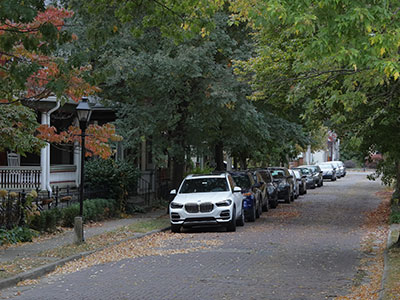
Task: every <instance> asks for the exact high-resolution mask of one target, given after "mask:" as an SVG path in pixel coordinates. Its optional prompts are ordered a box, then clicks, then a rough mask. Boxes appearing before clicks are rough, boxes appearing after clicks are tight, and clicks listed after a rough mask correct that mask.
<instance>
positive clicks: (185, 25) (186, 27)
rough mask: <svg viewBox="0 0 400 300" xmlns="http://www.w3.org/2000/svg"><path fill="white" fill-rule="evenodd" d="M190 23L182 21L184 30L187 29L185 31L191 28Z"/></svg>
mask: <svg viewBox="0 0 400 300" xmlns="http://www.w3.org/2000/svg"><path fill="white" fill-rule="evenodd" d="M189 27H190V26H189V24H188V23H182V24H181V28H182V29H183V30H185V31H187V30H189Z"/></svg>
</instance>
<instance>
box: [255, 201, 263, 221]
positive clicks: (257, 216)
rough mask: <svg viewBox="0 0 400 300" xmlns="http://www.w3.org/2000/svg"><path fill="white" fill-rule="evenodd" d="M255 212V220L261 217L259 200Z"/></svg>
mask: <svg viewBox="0 0 400 300" xmlns="http://www.w3.org/2000/svg"><path fill="white" fill-rule="evenodd" d="M257 204H258V205H257V210H256V218H259V217H261V214H262V204H261V200H259V201H258V202H257Z"/></svg>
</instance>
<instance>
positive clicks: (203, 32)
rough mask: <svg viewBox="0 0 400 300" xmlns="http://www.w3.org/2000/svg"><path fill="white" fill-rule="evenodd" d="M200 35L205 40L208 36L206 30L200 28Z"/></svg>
mask: <svg viewBox="0 0 400 300" xmlns="http://www.w3.org/2000/svg"><path fill="white" fill-rule="evenodd" d="M200 35H201V37H202V38H205V37H206V36H208V35H210V32H209V31H207V30H206V29H205V28H204V27H203V28H201V32H200Z"/></svg>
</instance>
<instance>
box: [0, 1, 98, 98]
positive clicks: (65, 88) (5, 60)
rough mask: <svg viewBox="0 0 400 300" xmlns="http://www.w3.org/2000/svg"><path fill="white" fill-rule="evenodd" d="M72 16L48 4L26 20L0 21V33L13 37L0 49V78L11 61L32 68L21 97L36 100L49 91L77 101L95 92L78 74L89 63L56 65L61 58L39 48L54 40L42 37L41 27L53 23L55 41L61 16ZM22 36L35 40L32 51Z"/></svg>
mask: <svg viewBox="0 0 400 300" xmlns="http://www.w3.org/2000/svg"><path fill="white" fill-rule="evenodd" d="M72 16H73V12H72V11H68V10H66V9H62V8H56V7H52V6H50V7H48V8H46V10H45V11H42V12H38V14H37V15H36V17H35V18H34V19H33V21H32V22H30V23H15V22H13V21H10V20H6V21H4V22H3V23H2V24H0V36H5V35H9V36H13V37H14V38H13V39H12V41H13V45H12V49H11V50H10V51H0V66H1V70H0V77H1V78H7V77H8V76H10V73H11V72H12V64H15V63H16V62H18V63H20V64H29V65H32V66H34V68H35V69H36V70H35V71H34V72H33V73H32V74H30V76H29V77H28V78H27V80H26V84H25V86H26V91H24V93H23V96H22V98H24V99H30V100H40V99H43V98H46V97H48V96H50V95H52V94H57V95H62V96H63V97H65V98H70V99H73V100H74V101H76V102H78V101H79V100H80V99H81V98H82V96H87V95H90V94H94V93H96V92H98V91H99V89H98V88H97V87H95V86H92V85H90V84H89V83H87V82H86V81H85V80H84V79H83V78H82V77H81V75H82V74H83V72H85V71H88V70H90V66H85V67H80V68H79V67H69V68H68V67H65V66H64V67H60V66H61V65H65V58H60V57H55V56H49V55H46V54H43V53H47V52H48V51H43V49H46V48H47V46H48V45H50V44H51V43H54V39H51V38H49V37H45V36H44V35H43V33H42V29H43V28H45V27H46V26H49V25H53V26H54V28H55V29H56V32H57V41H59V39H60V36H61V35H62V32H61V29H62V28H63V26H64V25H65V19H67V18H71V17H72ZM16 37H17V38H16ZM26 38H30V39H32V40H35V44H37V46H36V49H35V50H32V49H27V48H26V47H25V46H24V43H23V40H26ZM70 39H71V40H75V39H77V37H76V35H74V34H72V35H71V36H70ZM61 83H62V84H61ZM55 87H57V88H55ZM19 97H21V96H19Z"/></svg>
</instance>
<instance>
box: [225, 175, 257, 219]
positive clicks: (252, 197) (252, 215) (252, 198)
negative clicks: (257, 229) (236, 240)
mask: <svg viewBox="0 0 400 300" xmlns="http://www.w3.org/2000/svg"><path fill="white" fill-rule="evenodd" d="M230 174H231V175H232V178H233V180H234V181H235V183H236V185H237V186H239V187H240V188H241V189H242V195H243V207H244V215H245V217H246V220H247V221H249V222H254V221H255V220H256V218H259V217H260V215H261V214H262V205H263V203H262V200H263V199H262V194H261V190H260V189H259V188H258V184H257V183H256V182H255V181H254V178H253V176H252V175H251V173H250V172H246V171H237V172H230Z"/></svg>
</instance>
